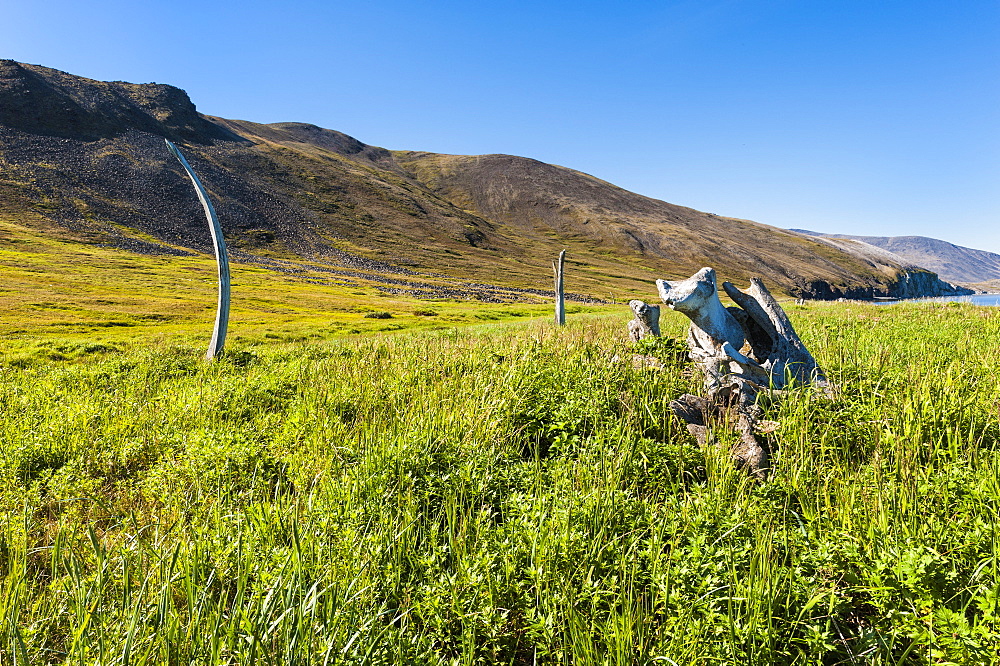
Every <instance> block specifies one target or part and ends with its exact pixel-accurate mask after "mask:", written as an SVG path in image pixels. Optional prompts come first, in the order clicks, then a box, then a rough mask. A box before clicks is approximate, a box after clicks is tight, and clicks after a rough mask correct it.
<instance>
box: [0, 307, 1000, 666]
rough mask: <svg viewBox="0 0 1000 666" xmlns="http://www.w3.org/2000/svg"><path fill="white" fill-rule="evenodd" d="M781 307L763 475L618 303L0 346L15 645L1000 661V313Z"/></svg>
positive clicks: (253, 653)
mask: <svg viewBox="0 0 1000 666" xmlns="http://www.w3.org/2000/svg"><path fill="white" fill-rule="evenodd" d="M789 312H790V314H791V316H792V317H793V319H794V321H795V323H796V326H797V327H798V328H799V329H800V333H802V336H803V338H804V339H805V341H806V343H807V344H808V345H809V346H810V348H811V349H812V351H813V352H814V353H815V355H816V356H817V358H818V360H819V361H820V363H821V364H822V365H823V366H824V368H825V369H826V370H827V371H828V373H829V374H830V375H831V377H832V378H833V379H834V380H835V381H837V382H838V383H839V384H840V386H841V387H842V392H841V394H840V395H839V396H838V397H836V398H835V399H833V400H824V399H820V398H818V397H816V396H814V395H812V394H811V393H810V392H809V391H807V390H802V391H800V392H797V393H795V394H793V395H792V396H790V397H789V398H788V399H786V400H784V401H783V402H781V403H780V404H775V405H771V406H768V407H767V418H769V419H772V420H774V421H777V422H779V423H780V427H779V429H778V430H777V431H776V432H775V433H774V434H773V435H772V436H771V443H772V446H773V447H774V449H775V451H776V459H777V462H776V469H775V472H774V474H773V476H772V478H771V479H770V480H768V481H767V482H766V483H760V484H758V483H753V482H750V481H749V480H747V479H746V478H745V477H744V476H743V475H741V474H740V473H738V472H736V471H734V470H733V469H732V465H731V464H730V463H729V461H728V458H727V456H726V455H725V454H724V453H723V452H719V451H715V450H708V451H702V450H699V449H698V448H697V446H696V445H695V443H694V441H693V440H692V439H691V438H690V437H689V435H688V434H687V432H686V431H685V430H684V429H683V428H681V427H680V426H679V425H677V424H675V423H674V422H673V421H672V419H671V417H670V416H669V410H668V408H667V403H668V402H669V401H670V400H671V399H672V398H674V397H677V396H678V395H679V394H681V393H683V392H685V391H689V390H692V389H696V387H697V378H695V377H691V376H690V373H688V372H686V369H685V367H684V365H683V363H681V362H679V361H677V360H676V358H675V355H674V353H673V351H672V350H671V349H670V348H669V346H666V345H662V346H658V347H657V346H653V348H652V349H651V351H652V353H659V354H660V355H661V356H662V357H663V359H664V360H665V367H664V369H662V370H649V369H637V368H635V367H633V365H632V364H631V363H630V362H629V359H630V356H631V354H632V353H633V351H634V350H633V348H632V347H631V346H630V345H627V344H626V343H624V342H623V341H622V339H623V337H624V335H623V333H624V328H623V326H624V322H625V319H627V316H626V315H624V314H623V316H622V317H621V318H620V319H614V318H611V319H609V318H597V317H591V318H578V319H576V320H573V319H571V321H570V324H569V325H568V326H567V327H565V328H560V329H558V330H556V329H555V327H553V326H551V325H548V324H544V325H543V324H527V325H506V326H497V327H494V328H489V329H482V330H478V331H475V330H467V331H455V330H452V331H437V332H432V333H424V334H410V335H405V336H404V335H398V336H395V337H381V338H360V339H357V340H346V341H339V342H320V343H313V344H296V345H288V344H285V345H274V346H248V347H244V348H242V349H236V350H234V351H232V352H230V353H229V354H228V355H227V356H226V357H224V358H223V359H222V360H221V361H219V362H217V363H213V364H206V363H203V362H202V361H200V356H201V351H202V350H201V349H200V348H197V349H195V348H178V347H170V346H168V345H166V344H162V343H160V344H155V345H152V346H143V345H140V344H135V345H133V346H131V347H128V348H125V349H118V348H107V349H100V350H98V351H97V352H95V353H94V354H92V355H90V356H89V357H84V358H83V359H82V360H81V359H73V360H64V361H46V362H41V361H38V362H37V363H35V364H34V365H29V366H28V367H20V366H21V365H24V364H19V366H18V367H14V366H7V367H0V508H2V510H3V516H4V519H3V524H2V525H0V662H2V663H5V664H6V663H16V664H44V663H70V664H83V663H86V664H91V663H93V664H103V665H111V664H122V665H125V664H152V663H169V664H182V663H183V664H187V663H203V664H251V663H273V664H338V663H373V664H423V663H426V664H438V663H448V664H530V663H553V664H560V663H565V664H637V663H664V664H948V663H953V664H991V663H994V662H995V661H996V659H997V657H996V655H997V654H998V652H1000V635H998V632H1000V609H998V602H1000V578H998V562H997V539H998V527H997V516H998V508H1000V507H998V504H1000V481H998V472H1000V447H998V444H1000V425H998V396H1000V391H998V389H1000V381H998V379H997V376H996V369H995V366H996V358H997V355H998V351H1000V317H998V314H1000V313H998V312H997V311H995V310H983V309H977V308H974V307H970V306H957V307H950V306H942V305H914V306H899V307H892V308H876V307H874V306H844V305H810V306H807V307H790V308H789ZM664 323H665V329H667V330H666V331H665V333H666V334H667V335H673V336H678V337H682V336H683V322H682V321H680V319H679V318H675V317H671V318H669V319H668V321H666V322H664ZM615 356H618V357H619V360H615V358H614V357H615ZM620 359H624V360H620Z"/></svg>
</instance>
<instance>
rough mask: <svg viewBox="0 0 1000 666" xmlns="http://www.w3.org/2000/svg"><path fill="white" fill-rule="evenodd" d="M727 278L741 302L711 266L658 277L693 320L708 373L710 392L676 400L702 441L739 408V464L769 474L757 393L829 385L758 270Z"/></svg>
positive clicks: (693, 349) (694, 341)
mask: <svg viewBox="0 0 1000 666" xmlns="http://www.w3.org/2000/svg"><path fill="white" fill-rule="evenodd" d="M722 286H723V289H725V290H726V293H727V294H728V295H729V297H730V298H731V299H733V301H734V302H735V303H736V304H737V306H738V307H728V308H727V307H725V306H724V305H723V304H722V301H720V300H719V291H718V287H717V286H716V279H715V271H714V270H713V269H711V268H703V269H701V270H700V271H698V272H697V273H695V274H694V275H692V276H691V277H690V278H688V279H686V280H678V281H674V282H671V281H668V280H657V281H656V288H657V290H658V291H659V292H660V298H661V299H662V300H663V302H664V303H666V304H667V305H668V306H669V307H670V308H671V309H672V310H676V311H678V312H680V313H682V314H684V315H685V316H687V317H688V318H689V319H690V320H691V328H690V329H689V330H688V339H687V342H688V348H689V355H690V357H691V359H692V360H693V361H695V363H697V364H698V365H699V366H700V368H701V370H702V372H703V373H704V376H705V396H704V397H699V396H694V395H691V394H685V395H683V396H681V397H680V398H678V399H677V400H674V401H673V402H671V403H670V406H671V408H672V409H673V411H674V413H675V414H676V415H677V416H678V417H679V418H680V419H681V420H683V421H685V422H686V423H687V427H688V430H689V431H690V432H691V433H692V434H694V435H695V437H696V438H697V439H698V441H699V443H701V444H702V445H705V444H707V443H708V441H709V436H710V433H709V427H710V425H711V424H712V422H713V419H714V420H715V421H719V422H721V421H725V420H726V419H725V418H724V417H727V416H728V417H732V416H733V413H735V417H736V428H737V430H738V431H739V432H740V442H739V443H738V444H737V445H736V446H735V447H734V450H733V456H734V458H735V459H736V462H737V464H738V465H739V466H741V467H745V468H746V469H747V470H748V471H749V472H750V473H751V474H753V475H754V476H756V477H758V478H764V477H765V476H766V475H767V471H768V469H769V467H770V452H769V451H768V448H767V445H766V443H765V442H763V441H762V440H759V439H758V437H757V432H758V431H759V430H760V429H761V427H762V424H761V410H760V408H759V406H758V405H757V397H758V396H759V395H760V394H762V393H767V394H774V392H775V391H780V390H782V389H785V388H789V387H791V386H794V385H803V384H813V385H815V386H818V387H821V388H824V389H829V388H830V385H829V382H828V381H827V379H826V376H825V375H824V374H823V371H822V370H821V369H820V367H819V366H818V365H817V363H816V360H815V359H814V358H813V356H812V354H810V353H809V350H808V349H806V346H805V345H804V344H803V343H802V340H801V339H800V338H799V336H798V334H796V333H795V329H794V328H793V327H792V322H791V321H789V319H788V315H786V314H785V312H784V310H782V309H781V306H780V305H779V304H778V302H777V301H776V300H774V297H773V296H771V294H770V292H768V290H767V288H766V287H765V286H764V283H763V282H761V281H760V279H758V278H752V279H751V280H750V286H749V287H748V288H747V289H746V290H745V291H741V290H740V289H738V288H737V287H736V286H735V285H733V284H731V283H729V282H726V283H724V284H723V285H722ZM720 417H723V418H720ZM730 420H731V418H730Z"/></svg>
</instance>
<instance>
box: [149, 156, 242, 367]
mask: <svg viewBox="0 0 1000 666" xmlns="http://www.w3.org/2000/svg"><path fill="white" fill-rule="evenodd" d="M164 141H166V142H167V148H168V149H169V150H170V152H171V153H173V154H174V157H176V158H177V159H178V160H180V163H181V166H182V167H184V171H186V172H187V175H188V178H190V179H191V183H192V184H193V185H194V191H195V194H197V195H198V200H199V201H201V205H202V208H204V209H205V217H206V218H208V228H209V229H210V230H211V232H212V244H213V245H214V246H215V263H216V265H217V266H218V272H219V303H218V307H217V308H216V311H215V328H214V329H213V330H212V341H211V342H210V343H209V344H208V352H207V353H206V354H205V358H207V359H208V360H209V361H211V360H212V359H214V358H215V357H216V356H218V355H219V354H221V353H222V349H223V348H224V347H225V346H226V331H227V330H228V328H229V290H230V288H229V253H228V252H227V251H226V241H225V239H224V238H223V236H222V225H220V224H219V216H218V215H216V214H215V208H214V207H213V206H212V200H211V199H209V198H208V192H206V191H205V188H204V187H203V186H202V184H201V181H200V180H198V176H197V175H196V174H195V172H194V169H192V168H191V165H190V164H188V161H187V160H186V159H184V155H182V154H181V151H180V150H178V148H177V146H175V145H174V144H173V143H172V142H171V141H170V139H164Z"/></svg>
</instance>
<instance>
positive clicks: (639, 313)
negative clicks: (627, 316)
mask: <svg viewBox="0 0 1000 666" xmlns="http://www.w3.org/2000/svg"><path fill="white" fill-rule="evenodd" d="M628 306H629V307H630V308H632V314H634V315H635V319H632V320H631V321H629V323H628V337H629V338H630V339H631V340H632V342H639V340H642V339H643V338H645V337H649V336H653V337H657V338H658V337H660V306H659V305H648V304H647V303H645V302H643V301H640V300H634V301H629V302H628Z"/></svg>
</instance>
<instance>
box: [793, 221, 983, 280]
mask: <svg viewBox="0 0 1000 666" xmlns="http://www.w3.org/2000/svg"><path fill="white" fill-rule="evenodd" d="M793 231H798V232H800V233H805V234H810V235H813V236H822V237H825V238H849V239H852V240H859V241H862V242H864V243H868V244H869V245H874V246H875V247H880V248H882V249H883V250H888V251H889V252H892V253H893V254H895V255H896V256H898V257H901V258H902V259H904V260H906V261H908V262H910V263H912V264H914V265H915V266H921V267H923V268H926V269H927V270H930V271H934V272H935V273H937V274H938V276H939V277H941V279H943V280H949V281H951V282H966V283H973V284H977V283H984V282H989V281H991V280H1000V254H995V253H993V252H987V251H985V250H974V249H972V248H969V247H962V246H961V245H955V244H953V243H949V242H947V241H943V240H938V239H936V238H927V237H926V236H851V235H848V234H822V233H819V232H814V231H806V230H804V229H794V230H793Z"/></svg>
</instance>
